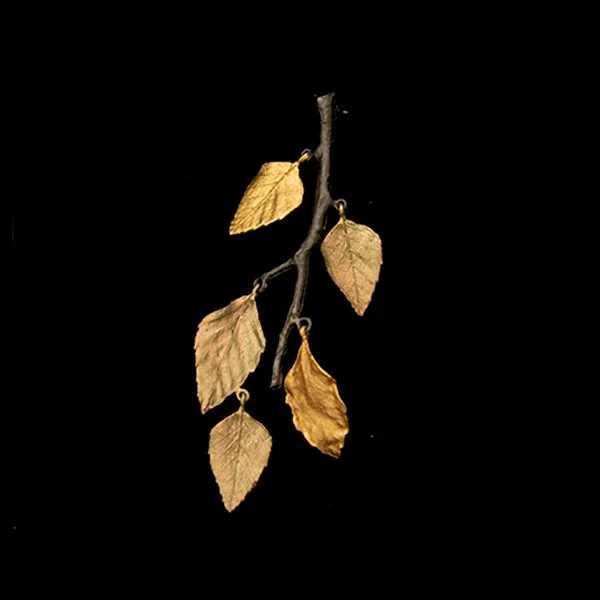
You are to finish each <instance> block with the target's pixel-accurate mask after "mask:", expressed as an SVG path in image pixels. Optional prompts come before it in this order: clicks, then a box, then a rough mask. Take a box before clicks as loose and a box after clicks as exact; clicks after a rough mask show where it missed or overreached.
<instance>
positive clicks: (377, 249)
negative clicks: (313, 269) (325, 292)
mask: <svg viewBox="0 0 600 600" xmlns="http://www.w3.org/2000/svg"><path fill="white" fill-rule="evenodd" d="M321 252H322V253H323V258H324V259H325V265H326V266H327V271H328V272H329V275H330V276H331V278H332V279H333V281H334V282H335V284H336V285H337V286H338V287H339V288H340V290H341V291H342V293H343V294H344V296H346V298H348V300H349V301H350V304H352V307H353V308H354V310H355V311H356V312H357V313H358V314H359V315H363V314H364V313H365V311H366V310H367V307H368V306H369V303H370V302H371V298H372V296H373V292H374V291H375V285H376V284H377V281H378V280H379V270H380V268H381V265H382V263H383V258H382V251H381V238H380V237H379V236H378V235H377V234H376V233H375V232H374V231H373V230H372V229H371V228H370V227H367V226H366V225H359V224H358V223H355V222H354V221H350V220H349V219H345V218H342V219H340V220H339V222H338V223H337V224H336V225H335V226H334V227H333V228H332V229H331V231H330V232H329V233H328V234H327V237H326V238H325V239H324V240H323V243H322V244H321Z"/></svg>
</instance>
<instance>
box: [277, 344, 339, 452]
mask: <svg viewBox="0 0 600 600" xmlns="http://www.w3.org/2000/svg"><path fill="white" fill-rule="evenodd" d="M302 337H303V339H302V345H301V346H300V350H299V351H298V356H297V358H296V362H295V363H294V366H293V367H292V368H291V370H290V372H289V373H288V374H287V376H286V378H285V381H284V387H285V391H286V398H285V401H286V403H287V404H289V405H290V406H291V408H292V416H293V420H294V425H295V426H296V429H298V431H301V432H302V433H303V434H304V437H305V438H306V439H307V440H308V443H309V444H311V445H312V446H315V447H316V448H318V449H319V450H320V451H321V452H323V453H324V454H329V455H330V456H333V457H335V458H338V457H339V456H340V454H341V451H342V447H343V446H344V438H345V437H346V434H347V433H348V431H349V427H348V417H347V416H346V405H345V404H344V402H343V401H342V399H341V398H340V394H339V392H338V388H337V384H336V382H335V379H334V378H333V377H332V376H331V375H329V373H327V372H326V371H324V370H323V369H322V368H321V367H320V366H319V364H318V363H317V361H316V360H315V358H314V356H313V355H312V353H311V351H310V347H309V345H308V338H307V337H306V334H305V333H303V335H302Z"/></svg>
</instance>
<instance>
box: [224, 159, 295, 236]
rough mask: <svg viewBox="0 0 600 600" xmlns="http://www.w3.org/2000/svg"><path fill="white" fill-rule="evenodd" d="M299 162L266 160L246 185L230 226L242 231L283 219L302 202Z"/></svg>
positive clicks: (231, 231)
mask: <svg viewBox="0 0 600 600" xmlns="http://www.w3.org/2000/svg"><path fill="white" fill-rule="evenodd" d="M298 164H299V163H298V162H295V163H291V162H269V163H265V164H264V165H263V166H262V167H261V168H260V171H259V172H258V175H257V176H256V177H255V178H254V179H253V180H252V181H251V182H250V185H249V186H248V187H247V188H246V191H245V193H244V196H243V198H242V200H241V202H240V205H239V206H238V209H237V212H236V213H235V216H234V217H233V221H232V222H231V225H230V227H229V233H230V234H232V235H233V234H235V233H244V232H245V231H251V230H253V229H257V228H258V227H262V226H263V225H269V223H273V222H274V221H277V220H279V219H283V218H284V217H285V216H286V215H288V214H289V213H290V212H291V211H293V210H294V209H295V208H298V206H300V204H301V203H302V195H303V193H304V187H303V185H302V180H301V179H300V173H299V171H298Z"/></svg>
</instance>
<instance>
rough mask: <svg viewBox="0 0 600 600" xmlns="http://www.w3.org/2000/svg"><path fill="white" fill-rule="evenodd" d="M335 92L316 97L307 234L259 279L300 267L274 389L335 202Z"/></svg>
mask: <svg viewBox="0 0 600 600" xmlns="http://www.w3.org/2000/svg"><path fill="white" fill-rule="evenodd" d="M333 96H334V94H333V93H331V94H327V95H325V96H321V97H320V98H317V105H318V107H319V113H320V115H321V142H320V144H319V147H318V148H317V150H316V151H315V152H314V153H313V157H314V158H316V159H317V160H319V161H320V168H319V177H318V179H317V189H316V194H315V210H314V213H313V219H312V223H311V225H310V229H309V230H308V235H307V236H306V239H305V240H304V242H302V245H301V246H300V248H299V249H298V250H297V251H296V253H295V254H294V256H293V258H290V259H289V260H287V261H286V262H284V263H282V264H281V265H279V266H278V267H275V268H274V269H272V270H271V271H267V272H266V273H264V274H263V275H262V276H261V277H259V278H258V279H257V280H256V281H257V283H260V291H262V290H263V289H264V288H265V287H266V284H267V281H268V280H269V279H272V278H273V277H276V276H277V275H280V274H281V273H283V272H285V271H287V270H288V269H290V268H291V267H293V266H296V269H297V279H296V288H295V290H294V298H293V299H292V304H291V306H290V309H289V311H288V314H287V318H286V320H285V323H284V324H283V329H282V330H281V333H280V334H279V343H278V345H277V351H276V352H275V360H274V362H273V373H272V376H271V389H278V388H280V387H281V383H282V380H283V376H282V373H281V361H282V359H283V356H284V354H285V351H286V347H287V343H288V338H289V336H290V333H291V331H292V328H293V326H294V324H295V323H297V322H298V319H299V318H300V317H301V313H302V308H303V307H304V297H305V295H306V287H307V285H308V271H309V263H310V255H311V252H312V251H313V250H314V249H315V248H316V247H317V245H318V244H319V242H320V241H321V238H322V236H323V231H324V228H325V215H326V214H327V210H328V209H329V208H330V207H331V206H332V204H333V200H332V198H331V196H330V194H329V170H330V163H331V138H332V127H333V122H332V121H333V110H332V101H333Z"/></svg>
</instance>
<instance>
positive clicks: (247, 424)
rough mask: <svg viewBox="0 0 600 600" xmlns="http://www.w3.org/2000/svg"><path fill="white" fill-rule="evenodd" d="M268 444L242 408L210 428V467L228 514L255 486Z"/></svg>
mask: <svg viewBox="0 0 600 600" xmlns="http://www.w3.org/2000/svg"><path fill="white" fill-rule="evenodd" d="M271 445H272V441H271V436H270V435H269V432H268V431H267V430H266V428H265V427H264V426H263V425H261V424H260V423H259V422H258V421H257V420H256V419H253V418H252V417H251V416H250V415H249V414H248V413H247V412H245V410H244V408H243V407H240V409H239V410H238V411H237V412H236V413H234V414H232V415H230V416H229V417H227V418H226V419H224V420H223V421H221V422H220V423H219V424H218V425H216V426H215V427H213V429H212V431H211V432H210V441H209V446H208V453H209V455H210V466H211V468H212V472H213V473H214V475H215V479H216V480H217V483H218V485H219V490H220V492H221V498H223V504H224V505H225V508H226V509H227V510H228V511H229V512H231V511H232V510H233V509H234V508H235V507H236V506H238V504H240V502H241V501H242V500H243V499H244V498H245V497H246V495H247V494H248V492H249V491H250V490H251V489H252V488H253V487H254V486H255V484H256V482H257V481H258V478H259V477H260V475H261V473H262V472H263V469H264V468H265V467H266V466H267V462H268V461H269V454H270V452H271Z"/></svg>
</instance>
